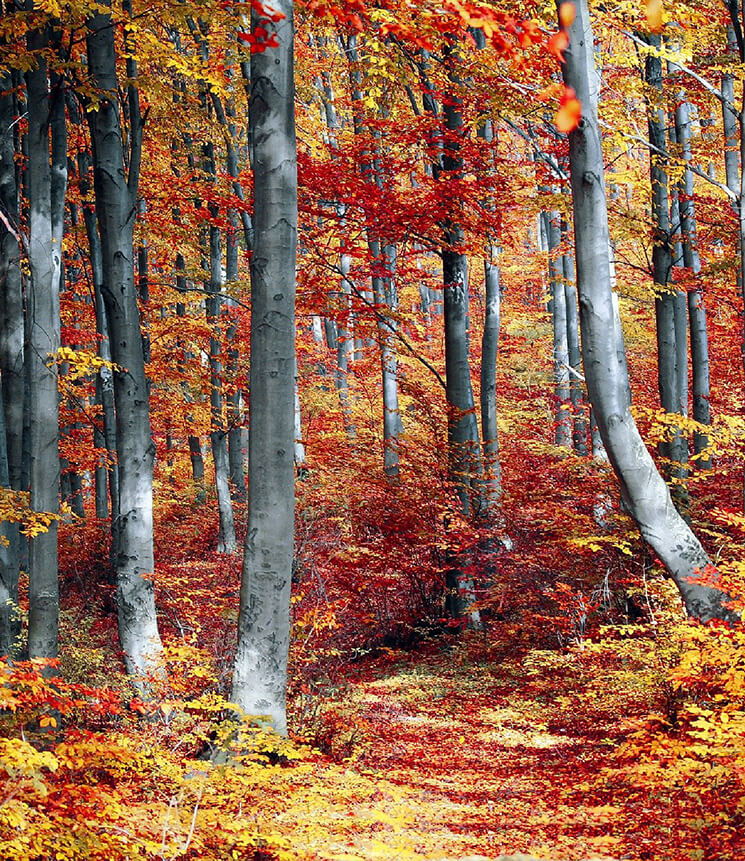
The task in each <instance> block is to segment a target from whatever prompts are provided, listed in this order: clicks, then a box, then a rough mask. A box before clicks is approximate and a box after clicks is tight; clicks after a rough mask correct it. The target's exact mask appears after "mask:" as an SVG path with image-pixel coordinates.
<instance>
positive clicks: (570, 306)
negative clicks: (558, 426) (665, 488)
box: [561, 220, 587, 457]
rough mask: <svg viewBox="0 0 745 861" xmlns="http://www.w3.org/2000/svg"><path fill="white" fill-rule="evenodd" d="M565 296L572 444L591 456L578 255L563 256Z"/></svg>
mask: <svg viewBox="0 0 745 861" xmlns="http://www.w3.org/2000/svg"><path fill="white" fill-rule="evenodd" d="M567 230H568V228H567V224H566V222H565V221H563V220H562V223H561V234H562V240H561V241H562V243H564V244H567V243H568V236H567ZM562 269H563V271H564V298H565V299H566V311H567V352H568V355H569V367H570V371H569V394H570V398H571V401H572V446H573V447H574V450H575V451H576V452H577V454H578V455H579V456H580V457H586V456H587V407H586V406H585V399H584V392H583V388H582V380H583V377H582V353H581V350H580V344H579V312H578V310H577V286H576V284H575V283H574V277H575V275H574V258H573V257H572V255H571V254H565V255H564V256H563V257H562Z"/></svg>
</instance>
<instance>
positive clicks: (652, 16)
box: [647, 0, 662, 33]
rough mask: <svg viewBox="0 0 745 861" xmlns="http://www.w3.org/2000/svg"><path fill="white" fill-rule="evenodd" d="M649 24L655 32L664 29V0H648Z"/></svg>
mask: <svg viewBox="0 0 745 861" xmlns="http://www.w3.org/2000/svg"><path fill="white" fill-rule="evenodd" d="M647 24H648V25H649V29H650V30H651V31H652V32H653V33H659V31H660V30H661V29H662V0H647Z"/></svg>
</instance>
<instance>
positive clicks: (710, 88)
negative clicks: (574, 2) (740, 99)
mask: <svg viewBox="0 0 745 861" xmlns="http://www.w3.org/2000/svg"><path fill="white" fill-rule="evenodd" d="M611 26H615V25H613V24H611ZM616 29H617V30H618V31H619V32H620V33H622V34H623V35H624V36H626V37H627V38H628V39H631V41H632V42H635V43H636V44H637V45H640V46H641V47H642V48H644V49H645V50H646V51H647V52H648V53H650V54H656V55H657V56H659V57H661V58H662V57H663V56H664V54H663V52H662V51H657V50H655V49H654V48H652V47H651V46H650V45H649V44H647V42H645V41H644V40H643V39H640V38H639V37H638V36H635V35H634V34H633V33H629V31H628V30H623V29H621V28H620V27H616ZM670 62H671V64H672V65H673V66H674V68H675V69H676V70H679V71H681V72H684V73H685V74H686V75H688V77H689V78H693V80H694V81H696V82H697V83H699V84H701V86H702V87H703V88H704V89H705V90H706V92H707V93H709V95H711V96H714V98H715V99H717V100H718V101H720V102H721V103H722V104H723V105H724V106H725V107H726V108H727V109H728V110H730V111H732V113H733V114H735V116H737V115H738V113H739V111H738V110H737V108H736V107H735V106H734V105H733V104H732V102H731V101H730V100H729V99H728V98H727V97H726V96H725V95H724V94H723V93H722V91H721V90H718V89H717V88H716V87H715V86H714V84H712V83H710V82H709V81H707V80H706V78H702V77H701V75H699V74H698V72H694V71H693V69H691V68H689V67H688V66H686V65H684V64H683V63H681V62H680V61H679V60H670Z"/></svg>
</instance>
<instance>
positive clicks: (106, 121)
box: [86, 12, 162, 690]
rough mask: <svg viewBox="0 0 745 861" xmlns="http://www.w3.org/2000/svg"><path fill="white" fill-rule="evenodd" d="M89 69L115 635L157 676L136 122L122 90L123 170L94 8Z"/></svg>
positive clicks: (103, 29)
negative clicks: (113, 531)
mask: <svg viewBox="0 0 745 861" xmlns="http://www.w3.org/2000/svg"><path fill="white" fill-rule="evenodd" d="M86 41H87V48H88V69H89V72H90V76H91V82H92V85H93V86H94V87H95V88H96V89H97V91H98V94H99V97H98V100H97V101H96V102H95V103H94V104H92V105H91V106H90V110H89V111H88V122H89V124H90V132H91V142H92V145H93V175H94V188H95V197H96V214H97V216H98V227H99V232H100V237H101V263H102V274H103V281H102V286H103V291H102V292H103V299H104V304H105V306H106V318H107V322H108V326H109V338H110V345H111V358H112V360H113V361H114V362H115V363H116V365H117V366H118V368H117V370H116V371H115V373H114V398H115V403H116V444H117V455H118V463H119V507H120V517H119V520H120V524H119V530H118V542H117V558H116V573H117V610H118V621H119V639H120V643H121V646H122V651H123V652H124V663H125V666H126V669H127V672H128V673H130V674H131V675H134V676H136V677H138V682H137V683H138V684H139V685H140V686H141V687H142V688H143V689H144V690H147V689H148V683H147V681H146V680H145V678H144V677H146V676H147V675H148V674H156V675H160V674H161V672H162V668H161V666H160V660H161V654H162V645H161V641H160V635H159V633H158V625H157V619H156V612H155V597H154V589H153V582H152V579H151V577H152V574H153V570H154V558H153V459H154V455H155V446H154V444H153V440H152V437H151V432H150V409H149V398H148V390H147V381H146V379H145V361H144V356H143V347H142V337H141V328H140V317H139V310H138V307H137V289H136V285H135V277H134V221H135V215H136V211H137V182H138V178H139V168H140V157H141V144H142V119H141V117H140V116H139V110H138V107H139V105H138V103H137V100H136V98H134V97H133V96H132V94H131V93H130V100H129V114H130V116H129V120H130V127H129V129H128V132H129V140H130V152H129V171H128V173H127V171H126V170H125V154H124V149H123V142H122V128H121V124H120V117H119V95H118V90H119V86H118V84H119V82H118V80H117V69H116V49H115V44H114V23H113V21H112V18H111V15H110V14H109V13H106V12H99V13H97V14H96V15H94V16H92V17H91V18H90V19H89V20H88V35H87V38H86Z"/></svg>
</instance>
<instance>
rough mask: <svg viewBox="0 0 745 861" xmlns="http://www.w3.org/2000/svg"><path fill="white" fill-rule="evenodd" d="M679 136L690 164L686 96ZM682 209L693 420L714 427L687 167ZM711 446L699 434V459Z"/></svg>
mask: <svg viewBox="0 0 745 861" xmlns="http://www.w3.org/2000/svg"><path fill="white" fill-rule="evenodd" d="M675 133H676V137H677V140H678V145H679V146H680V149H681V156H682V158H683V160H684V161H685V162H686V164H687V163H688V162H689V161H690V160H691V118H690V106H689V104H688V102H687V100H686V96H685V93H684V92H682V91H681V92H679V93H678V96H677V104H676V106H675ZM678 206H679V209H680V231H681V234H682V240H683V264H684V266H685V267H686V268H687V269H690V271H691V274H692V275H693V277H694V278H695V279H696V286H695V287H694V288H693V289H690V290H688V319H689V325H690V334H691V368H692V372H693V373H692V382H693V418H694V419H695V420H696V421H697V422H698V423H699V424H701V425H710V424H711V409H710V406H709V395H710V383H709V339H708V334H707V331H706V309H705V307H704V301H703V295H702V292H701V288H700V287H699V286H698V283H699V279H698V276H699V274H700V272H701V260H700V258H699V253H698V238H697V235H696V215H695V210H694V204H693V173H692V172H691V170H690V168H688V167H687V166H686V169H685V172H684V174H683V178H682V179H681V180H680V182H679V184H678ZM708 445H709V436H708V434H707V433H706V431H696V432H695V433H694V436H693V447H694V450H695V452H696V454H697V455H702V454H703V453H704V452H705V451H706V448H707V446H708ZM696 463H697V464H698V467H699V468H700V469H708V468H709V467H710V466H711V463H710V461H709V458H708V457H705V456H700V457H698V458H697V460H696Z"/></svg>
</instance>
